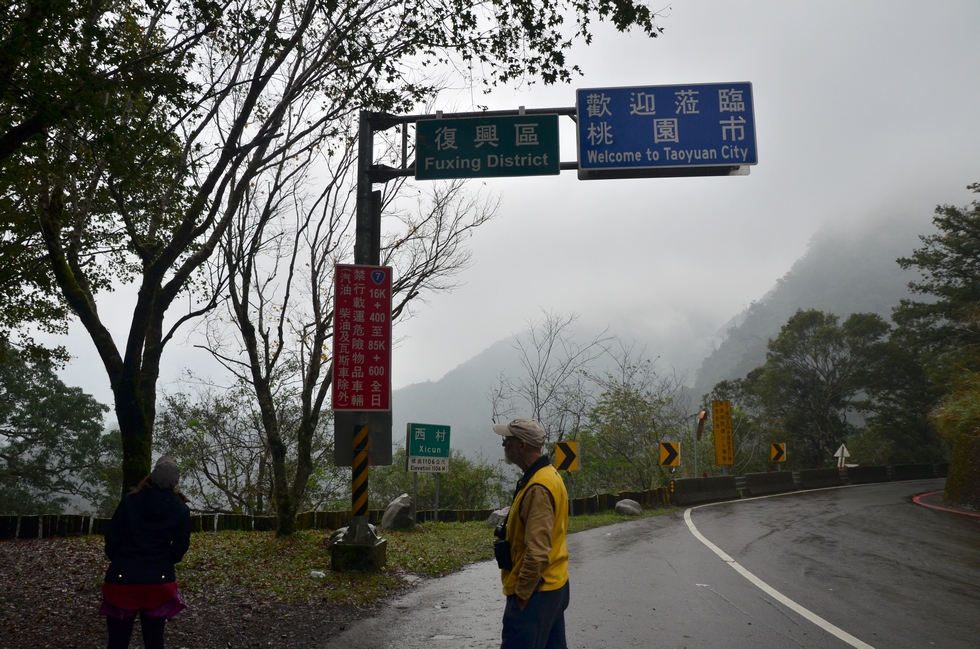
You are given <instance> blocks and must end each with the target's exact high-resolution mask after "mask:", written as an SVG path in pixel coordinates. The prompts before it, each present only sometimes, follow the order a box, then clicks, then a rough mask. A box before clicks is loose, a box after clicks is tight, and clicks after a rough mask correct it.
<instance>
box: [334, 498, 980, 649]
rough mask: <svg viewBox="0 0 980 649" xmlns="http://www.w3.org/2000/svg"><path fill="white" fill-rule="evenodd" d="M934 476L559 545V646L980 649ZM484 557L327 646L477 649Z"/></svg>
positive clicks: (978, 576)
mask: <svg viewBox="0 0 980 649" xmlns="http://www.w3.org/2000/svg"><path fill="white" fill-rule="evenodd" d="M943 483H944V481H942V480H921V481H910V482H896V483H884V484H877V485H865V486H858V487H845V488H839V489H826V490H814V491H806V492H796V493H793V494H785V495H781V496H775V497H768V498H759V499H753V500H744V501H736V502H731V503H718V504H713V505H707V506H702V507H696V508H693V509H689V510H683V511H681V512H679V513H677V514H674V515H672V516H666V517H657V518H647V519H641V520H637V521H631V522H627V523H622V524H619V525H614V526H611V527H604V528H598V529H595V530H590V531H588V532H582V533H579V534H575V535H572V536H571V537H569V553H570V555H571V559H570V567H569V572H570V574H571V590H572V602H571V605H570V606H569V609H568V611H567V612H566V624H567V627H568V640H569V646H570V647H575V648H583V649H584V648H588V649H602V648H609V649H620V648H624V647H658V648H662V647H672V648H674V647H676V648H678V649H680V648H684V647H691V648H693V647H773V648H777V647H779V648H782V647H807V648H810V647H812V648H819V649H838V648H841V649H846V648H848V647H857V648H860V649H867V648H868V647H873V648H875V649H885V648H888V649H892V648H902V647H943V648H944V649H947V648H948V649H958V648H963V649H966V648H975V647H978V646H980V613H978V603H980V519H977V518H970V517H966V516H959V515H956V514H953V513H948V512H942V511H936V510H932V509H927V508H925V507H921V506H918V505H916V504H914V503H913V502H912V497H913V496H914V495H916V494H921V493H924V492H929V491H935V490H937V489H942V488H943ZM502 611H503V596H502V595H501V594H500V587H499V573H498V571H497V570H496V567H495V566H494V564H493V563H492V562H484V563H480V564H475V565H473V566H470V567H468V568H466V569H465V570H463V571H461V572H459V573H457V574H454V575H451V576H449V577H446V578H443V579H437V580H431V581H427V582H424V583H422V584H421V585H420V586H419V587H418V588H416V589H415V590H413V592H411V593H409V594H407V595H405V596H404V597H401V598H399V599H398V600H396V601H394V602H393V603H392V605H391V606H389V607H388V608H386V609H385V610H383V611H382V612H381V613H380V614H379V615H378V616H377V617H375V618H371V619H367V620H363V621H361V622H359V623H357V624H355V625H353V626H352V627H351V628H350V629H349V630H348V631H347V632H345V633H344V634H342V635H340V636H338V637H336V638H334V639H333V640H331V641H330V642H327V643H326V644H325V645H323V649H328V648H332V647H338V648H339V647H345V648H351V649H388V648H391V649H394V648H398V649H421V648H422V647H425V648H426V649H439V648H441V647H447V648H450V647H451V648H453V649H466V648H474V649H476V648H479V649H489V648H492V647H498V646H499V633H500V616H501V613H502Z"/></svg>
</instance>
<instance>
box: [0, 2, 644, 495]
mask: <svg viewBox="0 0 980 649" xmlns="http://www.w3.org/2000/svg"><path fill="white" fill-rule="evenodd" d="M147 7H148V8H146V9H144V8H143V7H142V6H140V5H137V4H135V3H132V2H129V1H128V0H121V3H120V4H119V5H118V8H117V5H113V8H112V12H113V20H112V21H110V22H113V24H114V21H115V18H116V17H118V19H119V21H120V23H121V25H122V27H121V28H120V29H119V30H118V34H116V35H117V36H119V38H122V37H125V38H126V42H127V53H128V52H129V51H130V50H135V51H136V52H137V53H139V52H143V53H145V54H146V55H147V56H150V55H152V56H153V58H152V60H154V61H161V62H163V64H165V66H164V67H165V69H164V70H162V72H166V76H167V78H168V79H171V80H173V83H169V82H168V83H164V84H155V83H150V82H149V77H147V78H146V79H144V80H143V82H142V83H136V84H128V83H127V84H118V85H110V86H104V87H100V88H99V97H98V100H99V101H98V102H96V103H97V104H98V106H100V110H98V111H88V110H85V111H79V112H78V113H73V114H72V119H71V120H62V119H59V120H57V121H52V122H50V123H48V124H47V126H48V128H47V130H45V131H44V137H38V138H34V139H32V140H30V141H29V142H25V143H24V144H23V145H21V146H19V147H17V149H16V152H15V153H14V154H13V155H11V156H10V157H9V158H7V162H9V163H10V164H8V165H7V166H5V167H4V170H5V171H6V170H9V169H14V170H20V169H25V170H29V173H15V174H6V175H4V176H3V177H2V180H3V185H2V187H0V190H2V191H0V193H2V195H3V198H4V199H5V205H7V206H9V210H8V211H7V212H6V213H5V216H6V217H7V218H5V219H4V220H2V221H0V222H2V223H3V227H4V229H5V233H4V234H5V238H4V241H7V240H8V239H7V238H6V236H7V235H8V234H12V235H13V236H12V237H11V238H10V239H9V240H10V241H13V242H15V243H16V245H12V246H9V247H8V246H0V261H2V262H3V264H0V266H2V267H8V265H9V267H10V268H23V269H27V270H25V271H24V273H23V274H20V275H17V276H18V277H21V276H22V277H26V278H28V279H29V280H30V281H32V282H33V285H32V288H34V289H36V290H37V291H41V292H46V293H52V292H53V293H56V294H57V296H58V297H57V300H56V301H57V302H58V303H59V304H60V303H61V300H63V303H64V304H67V305H68V307H70V309H71V310H72V311H73V312H74V313H75V314H76V315H77V317H78V318H79V320H80V321H81V323H82V325H83V326H84V327H85V329H86V331H87V332H88V334H89V336H90V337H91V339H92V341H93V343H94V344H95V347H96V349H97V350H98V353H99V355H100V358H101V359H102V363H103V365H104V368H105V371H106V373H107V375H108V376H109V379H110V383H111V386H112V390H113V396H114V400H115V411H116V416H117V419H118V422H119V426H120V431H121V434H122V447H123V489H127V488H128V487H130V486H132V485H134V484H135V483H136V482H138V481H139V480H140V479H141V478H142V477H143V476H144V475H146V473H147V472H148V471H149V468H150V458H151V451H152V437H153V424H154V420H155V412H156V397H157V381H158V378H159V372H160V359H161V357H162V354H163V350H164V348H165V347H166V345H167V344H168V343H169V342H170V341H171V340H172V339H173V337H174V335H175V334H176V332H177V330H178V329H179V328H180V326H181V325H182V324H183V323H184V322H186V321H188V320H192V319H196V318H198V317H199V316H200V315H201V314H203V313H206V312H208V311H210V310H212V309H214V307H215V305H216V304H217V302H218V300H219V299H220V298H222V297H223V296H224V295H225V292H224V289H225V287H224V285H222V284H220V283H219V284H211V285H209V284H207V283H205V282H202V281H201V279H202V277H201V271H202V267H203V266H204V264H205V263H206V262H207V261H208V260H209V259H210V258H211V257H212V255H213V254H214V253H215V251H216V250H217V249H218V245H219V243H221V242H224V245H227V246H230V245H232V244H233V242H234V241H235V240H236V239H237V240H239V241H243V242H245V241H249V239H247V238H244V236H243V235H245V234H248V233H251V234H255V233H260V234H259V236H260V241H258V242H257V245H258V244H261V245H271V244H272V243H273V242H272V241H271V240H270V239H268V238H265V239H262V238H261V237H265V236H266V230H265V228H255V227H253V226H251V225H247V224H243V223H242V221H241V219H242V217H243V216H244V215H246V214H251V215H260V214H261V210H271V213H270V216H271V214H275V215H277V217H281V215H282V214H283V213H284V212H283V210H284V209H285V208H289V207H291V205H289V200H293V202H295V203H296V204H300V205H301V204H302V203H300V202H299V200H298V199H300V198H303V199H306V197H301V196H298V195H296V194H292V195H290V194H288V193H287V194H282V195H281V197H280V198H278V199H272V198H271V197H269V196H267V195H264V194H263V193H262V192H268V191H270V190H274V189H275V190H278V189H282V188H285V187H288V186H290V185H289V183H290V182H292V181H293V179H294V178H295V177H296V176H297V174H299V175H302V174H304V173H307V174H312V173H314V172H311V171H304V170H303V168H302V165H303V164H306V163H308V162H309V161H311V160H312V159H313V158H314V156H313V152H314V151H317V150H318V148H319V150H322V148H323V147H329V146H331V144H333V143H336V142H337V138H342V137H343V136H344V135H345V132H344V129H343V128H341V127H339V126H338V123H339V121H340V120H342V119H343V118H345V117H346V116H349V115H351V114H354V113H356V112H357V111H358V110H360V109H364V110H373V111H397V112H408V111H410V110H412V109H414V108H415V107H416V106H418V105H421V104H424V103H425V101H426V100H427V99H431V97H432V96H433V95H434V93H435V92H436V90H437V89H438V86H439V85H440V83H441V81H440V77H441V76H442V75H440V74H439V73H438V71H445V70H453V69H455V70H457V71H465V75H466V76H467V78H468V80H470V81H471V82H472V83H474V84H475V85H481V84H485V87H492V86H493V85H496V84H498V83H508V82H518V83H520V82H524V81H533V80H534V79H539V80H543V81H545V82H546V83H553V82H556V81H568V80H570V79H571V77H572V74H573V73H574V72H576V71H577V68H576V67H575V66H574V65H572V64H571V63H570V62H569V59H568V57H567V52H568V50H569V48H570V47H571V45H572V44H573V42H575V41H585V42H588V40H589V39H590V38H591V34H590V28H591V25H592V24H594V21H595V20H609V21H611V22H612V23H613V24H614V25H615V27H616V28H618V29H620V30H626V29H629V28H631V27H634V26H635V27H638V28H639V29H640V30H642V31H643V32H644V33H646V34H648V35H650V36H656V35H657V34H659V33H660V29H659V28H658V27H657V26H656V24H655V19H656V14H655V12H652V11H650V9H649V8H648V7H646V6H645V5H644V4H642V3H638V2H633V0H612V1H611V2H606V1H602V2H597V1H593V0H582V1H576V2H572V3H569V4H564V3H553V2H542V1H538V0H518V1H516V2H513V3H505V4H504V5H501V4H500V3H497V2H470V1H469V0H467V1H465V2H464V1H462V0H424V1H418V2H417V1H415V0H411V1H407V2H406V1H405V0H370V1H368V0H339V1H337V2H315V1H307V0H300V1H299V2H286V1H285V0H263V1H261V2H260V1H258V0H219V1H218V2H210V1H204V2H200V3H197V2H193V3H187V2H181V1H178V0H161V1H160V2H154V3H151V4H149V5H147ZM72 26H74V23H73V24H72ZM17 42H19V41H17ZM24 42H26V43H27V44H28V45H30V44H31V40H30V39H26V40H25V41H24ZM54 42H55V43H56V44H57V45H68V46H71V47H72V52H73V54H76V55H78V56H86V55H88V54H92V52H90V51H89V50H88V49H87V48H88V45H89V44H88V43H86V42H84V40H83V41H82V42H76V41H70V40H67V39H64V38H62V39H56V40H55V41H54ZM11 43H12V44H14V43H15V42H14V41H11ZM140 48H142V50H141V49H140ZM96 49H97V51H96V52H94V54H95V55H96V56H105V57H107V58H111V57H113V56H115V55H116V54H117V53H118V52H117V49H115V48H114V47H112V46H111V41H110V46H107V47H105V48H103V49H98V48H96ZM160 52H166V53H167V54H168V55H167V56H162V55H159V54H160ZM11 60H13V59H11ZM126 60H127V61H128V60H130V59H129V57H126ZM109 63H111V61H110V62H109ZM452 66H455V68H453V67H452ZM118 67H119V66H118V65H110V66H109V68H111V69H116V68H118ZM66 69H68V68H66ZM85 69H88V68H85ZM107 69H108V68H107ZM126 70H129V68H126ZM140 70H142V68H141V69H140ZM140 70H135V71H132V73H133V74H137V73H138V72H140ZM151 72H152V70H151ZM126 73H129V72H126ZM64 85H65V87H70V86H71V84H64ZM90 103H91V102H90ZM325 136H329V137H330V138H332V139H331V140H325V139H324V137H325ZM327 153H329V151H327ZM294 186H295V185H294ZM263 202H264V204H263ZM253 206H255V207H256V208H259V206H261V207H260V208H259V209H255V210H253V209H252V208H253ZM311 209H312V208H311V206H309V205H306V206H305V207H302V208H301V211H305V212H307V213H309V212H310V210H311ZM232 228H238V230H239V232H238V233H234V234H229V229H232ZM25 229H26V230H27V232H23V230H25ZM324 234H325V233H316V236H314V237H313V239H314V240H316V241H323V240H324ZM38 235H39V236H38ZM311 236H312V235H311ZM413 236H415V233H412V232H407V233H405V237H406V238H408V239H410V238H411V237H413ZM330 240H331V241H336V242H338V245H340V242H341V241H342V239H339V238H337V237H333V238H331V239H330ZM243 245H244V244H243ZM287 247H288V246H287ZM338 258H342V255H338ZM33 260H42V262H41V263H42V264H43V267H44V269H45V272H44V273H40V272H38V271H37V267H36V266H35V265H34V264H33V263H27V262H33ZM294 270H295V271H296V272H302V271H303V269H302V268H297V269H294ZM239 276H242V275H241V273H239ZM51 278H53V280H54V281H53V282H52V281H51ZM319 279H326V277H325V276H323V275H320V276H319ZM120 283H132V284H133V285H134V287H135V288H136V297H135V299H134V302H133V306H132V308H131V309H129V313H131V314H132V317H131V319H130V320H129V322H128V323H127V324H128V331H127V332H126V335H125V339H124V340H123V341H117V340H115V339H114V338H113V335H112V333H111V331H110V326H109V325H110V323H111V322H112V321H113V320H118V316H117V315H116V314H108V313H102V312H100V310H99V308H98V303H99V299H98V294H99V292H100V291H106V290H112V289H113V288H114V287H116V286H118V285H119V284H120ZM409 286H410V284H409V285H406V286H403V287H402V288H403V290H408V289H409ZM2 288H3V287H2V286H0V289H2ZM209 288H215V289H218V290H216V291H209V290H208V289H209ZM248 288H249V290H250V292H247V293H245V292H242V291H241V288H239V289H238V290H239V293H240V294H239V298H242V299H244V298H245V297H246V296H247V297H248V298H249V299H251V297H252V292H251V291H252V290H253V289H254V288H255V287H251V286H250V287H248ZM409 292H410V291H409ZM11 295H13V294H12V293H10V292H5V291H3V290H0V297H5V296H11ZM181 295H184V296H186V297H187V298H188V300H187V302H188V307H187V310H186V311H185V312H183V313H180V314H177V313H172V314H170V317H169V318H168V317H167V314H168V312H169V311H170V310H171V307H172V306H173V305H174V303H175V301H176V300H177V298H178V297H179V296H181ZM239 298H233V299H239ZM277 302H283V300H281V299H279V300H277ZM283 303H284V302H283ZM35 306H36V305H34V304H28V305H24V306H23V308H22V309H21V310H20V311H18V313H20V314H21V315H20V316H18V318H20V319H21V320H23V321H27V320H29V319H31V318H32V317H34V316H33V315H32V314H37V313H41V312H43V313H51V312H52V310H51V309H46V310H42V311H38V310H37V309H35V308H34V307H35ZM55 306H58V304H56V305H55ZM244 307H245V303H242V304H241V305H239V307H238V308H244ZM54 311H57V309H55V310H54ZM175 311H176V310H175ZM263 316H264V317H272V318H273V320H275V317H274V316H273V315H272V314H270V313H268V312H267V311H266V312H263ZM283 322H286V320H284V321H283ZM244 335H245V339H246V340H248V339H250V338H251V337H252V336H255V337H256V339H255V342H254V344H249V345H248V347H249V348H250V349H254V350H260V349H261V348H262V346H263V345H264V344H272V338H271V337H270V338H269V339H268V340H267V341H263V340H262V339H261V335H262V334H261V333H259V332H255V331H245V334H244ZM315 338H316V332H310V334H309V337H308V338H307V339H306V340H307V342H308V344H309V345H310V347H309V349H312V350H314V351H315V357H317V358H319V354H320V352H319V350H318V349H317V347H316V346H315V345H314V344H313V343H314V339H315ZM253 355H254V356H255V357H254V358H252V359H251V360H250V364H252V365H254V366H255V367H258V368H266V369H265V370H263V371H261V372H256V373H255V375H254V376H253V377H252V380H253V381H254V383H255V384H256V385H258V386H260V391H262V390H265V388H264V387H261V386H263V385H264V383H265V382H268V381H270V380H271V379H273V378H275V377H273V376H271V375H270V373H271V371H272V367H273V366H274V365H276V363H272V364H269V363H268V361H266V364H265V365H263V364H262V362H260V357H259V356H258V355H257V353H253ZM266 356H267V357H268V358H269V359H271V358H273V357H275V356H276V354H275V351H274V350H272V349H271V348H269V349H267V351H266ZM307 361H309V364H308V365H307V366H306V369H307V370H308V371H309V372H310V373H309V376H311V377H312V376H314V375H315V374H316V372H313V371H312V370H313V369H314V366H315V365H316V363H315V362H313V361H312V359H311V358H310V357H307ZM311 398H313V396H312V394H311ZM263 412H266V410H263ZM310 423H312V422H310ZM264 424H265V425H267V426H269V427H271V428H270V430H271V429H272V428H274V422H272V421H271V420H270V421H267V422H264ZM276 453H278V451H277V450H276V444H273V454H274V456H275V454H276ZM308 469H309V467H307V466H302V467H301V469H300V471H301V472H305V471H307V470H308Z"/></svg>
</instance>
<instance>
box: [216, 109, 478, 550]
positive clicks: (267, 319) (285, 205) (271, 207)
mask: <svg viewBox="0 0 980 649" xmlns="http://www.w3.org/2000/svg"><path fill="white" fill-rule="evenodd" d="M332 128H335V127H332ZM287 133H288V131H287ZM314 140H315V141H316V142H320V143H326V144H328V146H310V147H307V148H306V150H305V151H304V153H303V156H302V158H300V157H299V156H290V157H283V158H281V159H280V160H279V161H278V162H277V164H276V165H274V166H271V167H270V168H269V169H268V170H267V171H266V173H264V174H262V175H261V176H259V177H258V182H256V183H255V184H254V185H253V186H252V187H250V188H249V190H248V192H247V200H246V201H243V203H242V206H241V209H240V210H239V211H238V213H237V215H236V220H235V224H234V227H232V228H230V229H229V230H228V231H227V233H226V236H225V238H224V240H223V242H222V244H221V251H222V256H221V262H222V263H221V265H220V266H219V265H217V264H216V265H214V267H213V269H212V271H213V272H212V278H213V282H214V284H215V290H217V287H218V286H227V288H226V289H225V290H226V291H227V295H228V299H227V300H225V301H224V302H223V303H222V308H220V309H218V310H217V311H216V312H215V313H214V314H213V315H212V316H211V317H209V319H208V330H207V332H208V340H209V342H208V344H207V348H208V349H209V350H210V351H211V353H212V354H213V355H214V356H215V357H216V358H217V359H218V360H219V361H220V362H222V363H223V364H224V365H225V367H227V368H228V369H229V370H230V371H231V372H232V373H234V374H235V376H237V377H238V378H239V380H241V381H242V382H244V383H246V384H248V385H250V386H251V389H252V391H253V393H254V398H255V399H256V401H257V404H258V413H259V415H260V416H259V418H260V422H261V423H260V425H261V429H262V431H263V433H264V436H265V441H266V444H267V446H268V448H269V450H270V454H271V457H270V469H271V475H272V480H273V495H274V502H275V511H276V513H277V516H278V525H277V533H278V534H280V535H284V534H289V533H291V532H292V530H293V524H294V517H295V514H296V512H297V507H298V506H299V504H300V503H302V502H303V501H304V495H305V492H306V490H307V488H308V484H309V481H310V476H311V474H312V473H313V471H314V470H315V469H316V466H317V461H316V460H317V458H316V457H314V455H313V453H312V449H314V448H316V447H318V446H322V445H323V444H324V440H323V436H324V435H326V434H327V432H326V431H327V429H328V426H327V423H328V421H329V415H330V409H329V404H328V403H327V402H326V399H327V396H328V395H329V393H330V387H331V375H330V367H331V350H330V345H329V342H330V339H331V337H332V335H333V295H332V288H333V273H334V266H335V265H336V264H337V263H342V262H346V263H350V261H351V254H352V250H353V243H354V209H353V207H354V206H353V204H352V203H353V200H352V197H353V191H354V185H355V183H354V182H353V180H354V173H355V169H354V163H355V159H354V152H355V150H356V147H355V146H354V145H355V143H356V139H355V138H354V137H353V133H350V132H344V133H343V134H342V135H341V136H340V137H334V138H331V137H330V134H329V133H326V132H325V133H321V134H320V136H319V137H317V138H314ZM401 187H402V184H401V183H398V184H393V185H392V186H390V187H389V188H388V192H387V194H386V195H385V196H384V197H383V201H382V202H383V213H385V214H387V215H388V216H386V222H387V223H386V228H385V236H384V240H383V242H382V254H381V261H382V264H383V265H390V266H392V267H393V268H394V269H395V271H394V282H393V286H392V295H393V300H394V303H393V308H392V311H393V312H392V318H393V319H397V318H398V317H399V316H401V315H403V314H406V313H407V311H406V309H407V307H408V305H409V303H410V302H411V301H412V300H415V299H417V298H419V297H420V296H424V295H425V294H426V293H427V292H430V291H437V290H445V289H449V288H452V287H453V286H454V285H455V279H454V277H455V276H456V275H457V273H458V272H459V271H460V270H461V269H462V268H464V267H465V266H466V264H467V262H468V259H469V255H468V252H467V250H466V249H465V248H464V247H463V244H464V243H465V240H466V239H467V238H468V237H469V234H470V232H471V231H472V230H473V229H474V228H477V227H479V226H480V225H481V224H483V223H484V222H486V221H487V220H488V219H489V218H491V217H492V216H493V214H494V212H495V210H496V207H497V205H496V202H495V201H492V200H485V199H483V198H481V197H471V196H469V195H467V194H466V193H465V192H464V190H463V187H464V186H463V183H462V182H458V181H457V182H453V183H448V184H439V185H435V186H434V188H433V191H432V193H431V195H430V196H429V197H428V199H424V198H423V199H420V202H419V204H418V205H417V206H415V207H414V208H409V207H407V206H406V205H404V204H403V203H404V200H403V199H402V200H399V193H398V190H399V189H400V188H401ZM281 391H295V393H296V395H297V402H298V408H299V412H298V416H297V417H296V418H295V419H294V420H292V421H286V420H284V419H283V418H282V417H281V411H280V410H279V409H278V408H277V407H276V401H277V393H278V392H281ZM287 439H295V440H296V454H295V462H288V461H287V451H288V445H287V444H286V440H287Z"/></svg>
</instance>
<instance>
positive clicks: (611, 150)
mask: <svg viewBox="0 0 980 649" xmlns="http://www.w3.org/2000/svg"><path fill="white" fill-rule="evenodd" d="M576 113H577V118H578V119H577V121H578V166H579V178H580V179H582V180H587V179H594V178H641V177H647V176H664V175H669V176H686V175H691V176H695V175H718V174H725V175H727V174H730V173H733V172H734V170H735V169H736V168H738V169H740V170H741V171H740V172H739V173H742V174H744V173H747V172H748V165H754V164H757V163H758V156H757V153H756V145H755V118H754V105H753V101H752V84H751V83H703V84H690V85H683V86H641V87H627V88H587V89H582V90H578V91H577V93H576Z"/></svg>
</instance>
